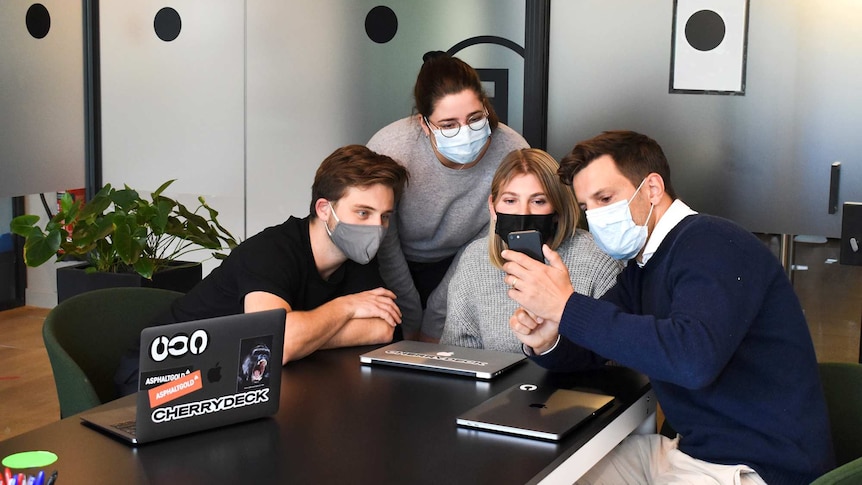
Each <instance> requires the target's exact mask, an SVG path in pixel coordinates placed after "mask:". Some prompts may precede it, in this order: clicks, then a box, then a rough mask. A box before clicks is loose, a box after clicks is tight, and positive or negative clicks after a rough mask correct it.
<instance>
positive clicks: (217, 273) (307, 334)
mask: <svg viewBox="0 0 862 485" xmlns="http://www.w3.org/2000/svg"><path fill="white" fill-rule="evenodd" d="M406 183H407V170H406V169H405V168H404V167H402V166H401V165H399V164H398V163H396V162H395V161H393V160H392V159H391V158H389V157H388V156H385V155H380V154H377V153H375V152H373V151H371V150H369V149H368V148H366V147H364V146H361V145H349V146H346V147H342V148H339V149H338V150H336V151H335V152H333V153H332V154H331V155H329V157H327V158H326V160H324V161H323V163H321V165H320V167H319V168H318V169H317V173H316V174H315V177H314V183H313V185H312V187H311V196H312V201H311V207H310V209H311V211H310V212H311V213H310V215H309V216H307V217H305V218H303V219H297V218H295V217H291V218H289V219H288V220H287V221H285V222H284V223H282V224H280V225H278V226H273V227H270V228H267V229H265V230H263V231H262V232H260V233H259V234H257V235H255V236H252V237H250V238H248V240H246V241H244V242H243V243H242V244H240V245H239V246H237V247H236V248H235V249H234V250H233V251H232V252H231V254H230V255H229V256H228V258H227V259H226V260H225V261H223V262H222V264H221V266H219V267H218V268H216V269H215V270H213V271H212V272H211V273H210V274H209V275H208V276H207V277H206V278H204V280H203V281H201V282H200V283H199V284H198V285H197V286H195V287H194V288H193V289H192V290H191V291H190V292H189V293H188V294H186V295H185V296H183V297H181V298H179V299H178V300H176V301H175V302H174V304H173V305H172V306H171V309H170V311H169V312H168V313H167V314H165V315H163V316H162V317H161V318H159V319H158V321H157V322H156V323H157V324H166V323H172V322H181V321H190V320H198V319H202V318H209V317H215V316H222V315H231V314H237V313H243V312H257V311H263V310H271V309H274V308H284V309H286V310H287V312H288V313H287V317H286V320H285V335H284V358H283V363H287V362H288V361H291V360H297V359H301V358H302V357H305V356H306V355H308V354H310V353H312V352H314V351H315V350H317V349H320V348H331V347H346V346H353V345H366V344H379V343H385V342H390V341H391V340H392V338H393V335H394V332H395V327H396V326H397V325H398V324H400V323H401V311H400V310H399V309H398V306H397V305H396V304H395V294H394V293H392V292H391V291H389V290H387V289H386V288H384V287H383V280H382V279H381V278H380V274H379V271H378V267H377V260H376V258H375V256H376V254H377V248H378V247H379V245H380V241H381V240H382V239H383V235H384V234H385V232H386V229H387V227H388V226H389V220H390V217H391V215H392V212H393V210H394V209H395V204H396V202H397V200H398V198H399V197H400V196H401V194H402V192H403V190H404V186H405V184H406ZM129 357H130V359H128V362H124V363H123V364H121V367H120V369H119V371H118V373H117V376H116V380H117V385H118V387H119V389H120V391H121V393H122V394H128V393H131V392H134V391H135V390H136V389H137V382H136V381H137V374H138V370H137V351H136V352H134V355H131V354H130V356H129ZM133 367H134V369H132V368H133Z"/></svg>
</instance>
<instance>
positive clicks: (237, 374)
mask: <svg viewBox="0 0 862 485" xmlns="http://www.w3.org/2000/svg"><path fill="white" fill-rule="evenodd" d="M285 316H286V312H285V310H283V309H278V310H268V311H264V312H256V313H244V314H239V315H229V316H224V317H217V318H210V319H205V320H197V321H193V322H183V323H174V324H170V325H162V326H158V327H149V328H146V329H144V330H143V331H142V332H141V353H140V367H139V369H140V371H139V372H140V374H139V384H138V385H139V389H138V392H137V399H136V403H135V405H132V406H126V407H121V408H116V409H111V410H105V411H97V412H93V413H87V414H84V415H82V416H81V420H82V421H83V423H84V424H87V425H89V426H92V427H94V428H96V429H99V430H100V431H105V432H107V433H110V434H111V435H113V436H116V437H119V438H121V439H123V440H125V441H127V442H129V443H132V444H142V443H147V442H150V441H155V440H160V439H163V438H169V437H172V436H179V435H184V434H188V433H193V432H196V431H201V430H205V429H210V428H216V427H219V426H224V425H228V424H234V423H238V422H242V421H247V420H250V419H254V418H259V417H263V416H269V415H272V414H274V413H275V412H276V411H278V403H279V393H280V390H281V358H282V352H283V349H284V320H285Z"/></svg>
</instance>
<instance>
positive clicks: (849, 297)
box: [0, 237, 862, 440]
mask: <svg viewBox="0 0 862 485" xmlns="http://www.w3.org/2000/svg"><path fill="white" fill-rule="evenodd" d="M773 239H774V238H773ZM764 241H765V242H766V243H767V244H770V245H773V246H774V245H775V244H777V243H776V242H775V241H774V240H770V238H768V237H767V238H765V239H764ZM795 252H796V255H795V262H796V265H797V266H798V267H800V270H799V271H796V272H794V274H793V279H794V287H795V288H796V292H797V294H798V295H799V298H800V301H801V302H802V307H803V309H804V311H805V314H806V317H807V319H808V325H809V328H810V329H811V335H812V339H813V341H814V346H815V350H816V352H817V359H818V360H819V361H821V362H825V361H842V362H844V361H846V362H856V361H858V358H859V332H860V320H862V267H848V266H841V265H839V264H838V263H837V262H830V261H831V260H833V259H835V260H837V259H838V245H837V241H835V240H830V241H829V242H828V243H827V244H804V243H799V244H797V245H796V251H795ZM802 268H805V269H804V270H802ZM47 313H48V310H46V309H42V308H32V307H23V308H16V309H13V310H7V311H4V312H0V440H4V439H6V438H9V437H12V436H15V435H18V434H21V433H24V432H26V431H29V430H31V429H34V428H38V427H40V426H43V425H45V424H48V423H51V422H54V421H56V420H58V419H59V417H60V406H59V404H58V402H57V391H56V388H55V387H54V381H53V377H52V374H51V366H50V363H49V362H48V355H47V353H46V352H45V346H44V344H43V343H42V322H43V320H44V319H45V315H47Z"/></svg>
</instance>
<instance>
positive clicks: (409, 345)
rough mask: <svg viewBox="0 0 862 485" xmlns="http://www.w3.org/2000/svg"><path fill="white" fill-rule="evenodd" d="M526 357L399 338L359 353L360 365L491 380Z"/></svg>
mask: <svg viewBox="0 0 862 485" xmlns="http://www.w3.org/2000/svg"><path fill="white" fill-rule="evenodd" d="M524 359H526V356H524V354H515V353H510V352H500V351H496V350H486V349H468V348H464V347H456V346H454V345H443V344H432V343H428V342H416V341H413V340H402V341H400V342H395V343H394V344H390V345H387V346H385V347H381V348H379V349H377V350H373V351H371V352H367V353H365V354H362V355H360V356H359V361H360V362H362V363H363V364H382V365H394V366H399V367H407V368H410V369H419V370H427V371H435V372H445V373H448V374H459V375H463V376H470V377H475V378H477V379H492V378H494V377H496V376H498V375H500V374H501V373H503V372H505V371H506V370H508V369H511V368H512V367H513V366H515V365H516V364H518V363H519V362H521V361H523V360H524Z"/></svg>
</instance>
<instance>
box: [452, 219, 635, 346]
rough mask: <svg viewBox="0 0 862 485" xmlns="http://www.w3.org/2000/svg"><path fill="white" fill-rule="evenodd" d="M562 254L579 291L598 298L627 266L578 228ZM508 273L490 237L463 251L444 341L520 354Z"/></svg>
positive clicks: (560, 252)
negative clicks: (494, 257) (493, 256)
mask: <svg viewBox="0 0 862 485" xmlns="http://www.w3.org/2000/svg"><path fill="white" fill-rule="evenodd" d="M557 252H558V253H559V254H560V258H562V260H563V263H565V265H566V267H567V268H569V276H570V277H571V279H572V287H573V288H574V289H575V291H576V292H578V293H580V294H582V295H587V296H590V297H593V298H598V297H600V296H602V295H604V294H605V292H606V291H607V290H608V289H609V288H611V287H612V286H613V285H614V284H615V283H616V277H617V274H618V273H619V272H620V271H621V270H622V268H623V266H622V264H621V263H620V262H618V261H616V260H614V259H612V258H611V257H610V256H608V255H607V254H605V253H603V252H602V251H601V250H600V249H599V248H598V247H597V246H596V244H595V243H594V242H593V236H592V235H591V234H590V233H588V232H586V231H583V230H581V229H578V230H577V231H576V233H575V235H574V236H573V237H570V238H569V239H566V240H565V241H564V242H563V244H562V245H560V247H559V248H557ZM504 276H505V273H504V272H503V271H502V270H500V269H497V268H496V267H495V266H494V265H493V264H491V261H490V260H489V259H488V238H487V237H484V238H482V239H479V240H477V241H474V242H473V243H471V244H470V245H469V246H467V248H466V249H465V250H464V253H463V254H462V255H461V259H460V261H459V263H458V267H457V268H456V269H455V271H454V274H453V276H452V280H451V281H450V282H449V294H448V306H447V312H446V324H445V327H444V329H443V336H442V338H441V341H440V342H441V343H444V344H449V345H458V346H461V347H473V348H485V349H492V350H502V351H504V352H521V343H520V341H519V340H518V339H517V338H516V337H515V336H514V334H512V331H511V330H510V329H509V317H511V316H512V314H513V313H514V312H515V310H516V309H517V308H518V304H517V303H515V301H514V300H512V299H510V298H509V297H508V296H507V294H506V292H507V290H508V289H509V287H508V285H506V283H505V282H504V281H503V277H504Z"/></svg>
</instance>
